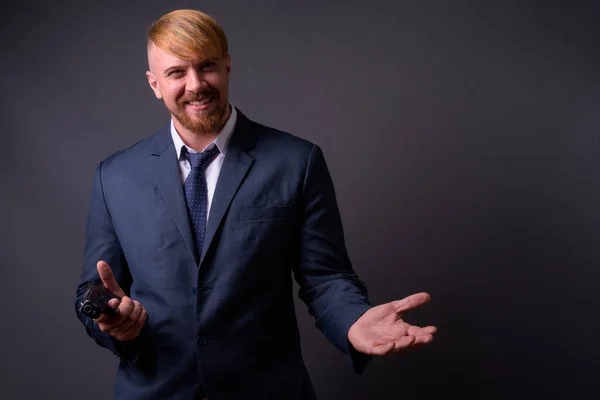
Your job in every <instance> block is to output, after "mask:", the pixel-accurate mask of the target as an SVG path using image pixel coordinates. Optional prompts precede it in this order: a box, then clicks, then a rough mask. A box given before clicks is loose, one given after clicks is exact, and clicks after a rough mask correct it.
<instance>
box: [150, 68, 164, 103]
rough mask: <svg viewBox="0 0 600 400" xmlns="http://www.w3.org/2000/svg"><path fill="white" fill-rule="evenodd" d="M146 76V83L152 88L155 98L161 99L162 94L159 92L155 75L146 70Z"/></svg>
mask: <svg viewBox="0 0 600 400" xmlns="http://www.w3.org/2000/svg"><path fill="white" fill-rule="evenodd" d="M146 78H148V84H149V85H150V89H152V91H153V92H154V95H155V96H156V98H157V99H162V94H161V93H160V88H159V87H158V81H157V80H156V76H155V75H154V74H153V73H152V72H150V71H146Z"/></svg>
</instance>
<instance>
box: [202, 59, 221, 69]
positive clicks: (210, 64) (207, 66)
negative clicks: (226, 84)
mask: <svg viewBox="0 0 600 400" xmlns="http://www.w3.org/2000/svg"><path fill="white" fill-rule="evenodd" d="M215 65H217V64H215V63H214V62H212V61H208V62H206V63H204V64H202V70H203V71H210V70H211V69H213V68H214V67H215Z"/></svg>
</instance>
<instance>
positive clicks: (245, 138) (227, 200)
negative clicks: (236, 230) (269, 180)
mask: <svg viewBox="0 0 600 400" xmlns="http://www.w3.org/2000/svg"><path fill="white" fill-rule="evenodd" d="M237 113H238V117H237V118H238V119H237V122H236V126H235V130H234V132H233V134H232V136H231V140H230V142H229V145H228V147H227V151H226V154H225V160H223V166H222V167H221V172H220V173H219V179H218V181H217V187H216V189H215V193H214V196H213V201H212V205H211V209H210V214H209V216H208V221H207V223H206V235H205V236H204V244H203V247H202V256H201V257H200V263H199V265H200V266H202V262H203V260H204V257H205V256H206V253H207V251H208V249H209V248H210V246H211V244H212V242H213V239H214V237H215V234H216V233H217V230H218V228H219V225H220V224H221V221H222V220H223V217H224V216H225V213H226V212H227V210H228V209H229V205H230V204H231V201H232V200H233V197H234V196H235V194H236V192H237V190H238V188H239V186H240V184H241V183H242V181H243V180H244V178H245V176H246V174H247V173H248V170H249V169H250V166H251V165H252V163H253V162H254V159H253V158H252V157H251V156H250V155H249V154H248V153H247V150H249V149H250V148H251V146H252V144H253V139H254V138H253V137H252V136H251V132H250V129H249V126H250V124H251V122H250V121H249V120H248V119H247V118H246V117H245V116H244V115H243V114H242V113H241V112H240V111H239V110H237Z"/></svg>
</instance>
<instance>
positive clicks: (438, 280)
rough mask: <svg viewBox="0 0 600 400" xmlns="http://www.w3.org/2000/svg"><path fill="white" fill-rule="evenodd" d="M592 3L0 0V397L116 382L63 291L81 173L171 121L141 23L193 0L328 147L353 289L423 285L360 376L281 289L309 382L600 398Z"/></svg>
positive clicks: (342, 389)
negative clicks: (427, 327) (403, 330)
mask: <svg viewBox="0 0 600 400" xmlns="http://www.w3.org/2000/svg"><path fill="white" fill-rule="evenodd" d="M593 3H594V2H593V1H588V2H583V1H502V2H500V1H497V2H493V1H470V2H467V1H455V2H451V1H442V0H439V1H419V2H417V1H415V2H409V1H387V2H386V1H381V0H370V1H362V2H358V1H356V2H342V1H340V2H335V1H323V2H320V1H303V2H300V1H275V0H269V1H267V0H265V1H168V2H167V1H158V0H152V1H149V0H147V1H143V2H142V1H138V2H133V1H123V2H116V1H95V2H71V3H70V2H67V1H62V2H39V3H28V2H25V1H20V2H14V4H13V5H12V6H11V8H10V9H8V8H7V7H9V5H7V4H6V3H5V5H4V6H3V7H4V10H2V11H3V12H2V15H3V17H2V18H3V22H2V24H0V26H1V27H0V29H1V30H2V31H1V33H2V36H1V37H2V39H3V40H2V50H0V51H1V53H0V54H2V56H1V57H0V68H1V74H0V76H1V82H2V86H1V93H2V108H1V119H0V121H1V125H0V128H1V130H0V132H1V135H2V136H1V138H2V146H0V160H1V161H0V162H1V163H2V165H1V169H0V174H1V175H0V176H1V179H2V192H1V196H0V199H1V203H0V210H1V211H0V212H1V213H2V216H1V218H2V219H1V220H2V241H1V245H0V250H1V256H2V290H3V301H2V328H1V329H0V332H1V333H0V335H2V336H1V340H0V343H1V346H2V357H1V358H0V360H1V361H0V366H1V374H0V375H1V385H2V386H1V393H2V394H1V397H2V398H3V399H17V398H18V399H39V398H62V399H81V398H86V399H108V398H110V397H111V396H112V388H113V378H114V371H115V368H116V360H115V358H114V357H113V356H112V355H111V354H109V352H107V351H105V350H104V349H101V348H99V347H97V346H96V345H95V344H94V343H93V342H92V340H91V339H89V338H88V337H87V336H86V334H85V331H84V329H83V327H82V326H81V325H80V324H79V322H78V321H77V319H76V317H75V314H74V312H73V304H72V301H73V297H74V293H75V288H76V285H77V281H78V278H79V274H80V269H81V260H82V252H83V243H84V223H85V213H86V208H87V201H88V196H89V190H90V186H91V179H92V174H93V170H94V167H95V166H96V165H97V163H98V162H99V161H100V160H101V159H103V158H104V157H106V156H107V155H109V154H110V153H112V152H114V151H116V150H118V149H121V148H123V147H125V146H128V145H129V144H131V143H133V142H135V141H137V140H139V139H141V138H143V137H145V136H147V135H149V134H151V133H153V132H154V131H155V130H157V129H158V128H159V127H161V126H162V125H163V124H164V123H166V122H167V118H168V115H167V113H166V111H165V110H164V106H163V104H162V103H161V102H159V101H157V100H156V99H155V98H154V96H153V95H152V93H151V91H150V89H149V87H148V86H147V83H146V78H145V76H144V72H145V70H146V59H145V53H144V52H145V43H144V35H145V31H146V29H147V28H148V26H149V24H150V23H151V22H152V21H153V20H155V19H157V18H158V17H159V16H160V15H162V14H164V13H166V12H168V11H171V10H172V9H175V8H197V9H201V10H203V11H205V12H208V13H209V14H211V15H213V16H214V17H215V18H216V19H217V20H218V21H219V22H220V23H221V24H222V26H223V27H224V29H225V31H226V33H227V35H228V38H229V41H230V50H231V55H232V82H231V84H232V90H231V99H232V102H233V103H234V104H235V105H236V106H238V107H239V108H240V109H241V110H242V111H243V112H244V113H245V114H246V115H248V116H249V117H251V118H253V119H255V120H257V121H259V122H262V123H266V124H268V125H271V126H275V127H277V128H280V129H283V130H287V131H290V132H292V133H294V134H296V135H298V136H301V137H304V138H307V139H309V140H312V141H314V142H315V143H317V144H319V145H320V146H322V148H323V149H324V152H325V155H326V158H327V160H328V163H329V166H330V169H331V173H332V175H333V178H334V181H335V184H336V190H337V193H338V197H339V203H340V207H341V212H342V217H343V220H344V224H345V232H346V238H347V244H348V248H349V252H350V255H351V257H352V260H353V262H354V266H355V269H356V271H357V272H358V274H359V275H360V277H361V278H363V279H364V280H365V281H366V282H367V284H368V286H369V290H370V293H371V299H372V301H373V302H374V303H381V302H385V301H390V300H393V299H397V298H402V297H404V296H406V295H408V294H411V293H414V292H418V291H428V292H429V293H431V295H432V297H433V301H432V303H430V304H429V305H427V306H426V307H424V308H422V309H419V310H416V311H414V312H412V313H410V314H408V315H406V319H407V320H409V321H411V322H413V323H418V324H435V325H437V326H438V327H439V333H438V335H437V337H436V339H435V341H434V342H433V343H432V344H431V345H429V346H427V347H424V348H422V349H419V350H416V351H411V352H408V353H405V354H403V355H398V356H395V357H388V358H380V359H376V360H374V361H373V362H372V364H371V365H370V367H369V368H368V369H367V371H366V372H365V374H364V375H363V376H362V377H358V376H356V375H354V374H353V372H352V371H351V368H350V367H349V365H348V363H347V360H346V359H345V358H344V356H343V355H342V354H341V353H339V352H337V350H335V349H334V348H333V346H331V345H330V344H328V343H327V342H326V340H325V339H324V337H323V335H322V334H321V333H320V332H319V331H318V330H316V329H315V328H314V326H313V322H312V320H311V318H310V316H309V315H308V314H307V312H306V308H305V306H304V305H303V304H298V309H299V318H300V325H301V332H302V337H303V346H304V347H303V349H304V354H305V359H306V363H307V366H308V368H309V371H310V373H311V376H312V379H313V381H314V384H315V386H316V389H317V393H318V394H319V395H320V398H322V399H365V398H368V399H396V398H399V399H400V398H402V399H417V398H418V399H434V398H436V399H437V398H440V397H441V398H446V397H448V396H450V395H452V396H454V395H456V396H459V397H460V398H462V399H465V398H474V399H475V398H481V399H493V398H503V399H504V398H513V399H521V398H529V397H532V398H534V397H535V398H546V399H549V398H556V399H562V398H577V397H580V396H581V397H583V396H584V395H588V396H589V397H588V398H598V396H599V395H600V390H599V389H598V383H597V374H598V371H599V364H600V362H599V359H600V351H599V350H598V345H597V341H596V338H597V335H598V332H599V329H598V328H599V325H600V324H599V322H598V316H599V315H598V305H599V303H600V296H599V295H598V292H597V287H598V284H597V282H598V278H599V277H600V276H599V275H600V273H599V272H598V264H599V261H600V247H599V246H598V239H599V237H600V236H599V234H600V219H599V218H600V187H599V185H598V179H597V178H598V162H599V161H600V152H599V151H600V148H599V145H600V143H599V137H598V129H599V128H600V114H599V107H600V80H599V78H598V71H599V67H600V52H599V51H598V39H599V38H600V35H599V33H600V28H599V27H598V20H599V17H600V13H599V7H598V6H597V5H593ZM595 3H597V2H595Z"/></svg>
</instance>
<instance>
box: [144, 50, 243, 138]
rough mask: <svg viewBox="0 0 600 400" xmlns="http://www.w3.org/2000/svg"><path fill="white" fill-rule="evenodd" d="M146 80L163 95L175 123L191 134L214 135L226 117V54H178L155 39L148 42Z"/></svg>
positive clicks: (227, 74) (155, 92) (227, 114)
mask: <svg viewBox="0 0 600 400" xmlns="http://www.w3.org/2000/svg"><path fill="white" fill-rule="evenodd" d="M148 65H149V68H150V71H148V72H146V76H147V78H148V83H149V84H150V87H151V88H152V90H153V91H154V94H155V95H156V97H157V98H159V99H162V100H163V101H164V103H165V106H166V107H167V109H168V110H169V112H170V113H171V116H172V117H173V120H174V123H175V127H176V128H177V130H178V131H179V132H180V133H182V132H181V131H182V130H183V129H185V130H187V131H188V132H189V133H192V134H202V135H216V134H218V133H219V131H220V130H221V128H222V126H223V125H224V124H225V121H227V118H228V117H229V107H228V104H229V75H230V72H231V64H230V57H229V55H228V54H226V55H223V56H219V55H211V54H210V53H205V54H198V55H191V56H189V57H186V58H185V59H184V58H180V57H178V56H176V55H174V54H171V53H169V52H167V51H165V50H163V49H161V48H160V47H158V46H157V45H156V44H154V42H151V41H150V42H149V44H148Z"/></svg>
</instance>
